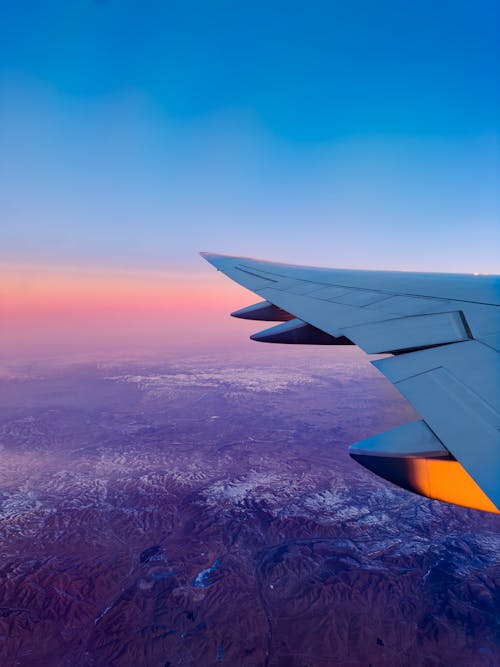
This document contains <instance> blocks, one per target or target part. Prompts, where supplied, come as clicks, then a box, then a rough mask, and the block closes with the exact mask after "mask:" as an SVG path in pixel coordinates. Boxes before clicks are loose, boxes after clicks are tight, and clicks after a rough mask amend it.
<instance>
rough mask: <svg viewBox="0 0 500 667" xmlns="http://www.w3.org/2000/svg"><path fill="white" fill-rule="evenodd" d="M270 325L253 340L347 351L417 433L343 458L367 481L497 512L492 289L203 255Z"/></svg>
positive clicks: (499, 402) (441, 279) (498, 354)
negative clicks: (369, 368)
mask: <svg viewBox="0 0 500 667" xmlns="http://www.w3.org/2000/svg"><path fill="white" fill-rule="evenodd" d="M201 254H202V256H203V257H204V258H205V259H206V260H207V261H208V262H210V263H211V264H212V265H213V266H215V268H217V269H218V270H219V271H221V272H222V273H224V274H225V275H227V276H228V277H229V278H231V279H232V280H234V281H235V282H237V283H239V284H240V285H242V286H243V287H246V288H247V289H249V290H251V291H252V292H254V293H255V294H257V295H258V296H259V297H260V298H261V300H262V301H261V302H260V303H258V304H255V305H254V306H250V307H248V308H244V309H241V310H239V311H236V312H235V313H233V315H234V316H235V317H242V318H248V319H254V320H262V321H275V322H279V324H277V325H276V326H273V327H271V328H268V329H266V330H265V331H262V332H260V333H257V334H254V335H253V336H252V338H253V339H254V340H260V341H265V342H279V343H309V344H330V345H339V344H341V345H345V344H356V345H358V346H359V347H360V348H361V349H363V350H364V351H365V352H367V353H368V354H374V353H382V352H383V353H391V354H393V355H394V356H391V357H387V358H385V359H381V360H377V361H374V362H372V363H374V365H375V366H376V367H377V368H378V369H379V370H380V371H381V372H382V373H383V374H384V375H385V376H386V377H387V378H388V379H389V380H390V381H391V382H392V383H393V384H394V385H395V386H396V387H397V389H398V390H399V391H400V392H401V393H402V394H403V396H404V397H405V398H406V399H407V400H408V401H409V402H410V403H411V404H412V405H413V407H415V409H416V410H417V411H418V412H419V414H420V415H421V417H422V420H421V421H418V422H412V423H410V424H406V425H404V426H403V427H399V428H397V429H393V430H391V431H388V432H386V433H382V434H380V435H377V436H374V437H373V438H369V439H368V440H365V441H362V442H360V443H355V444H354V445H352V446H351V448H350V454H351V456H352V457H353V458H354V459H355V460H357V461H358V462H359V463H361V464H362V465H364V466H365V467H367V468H368V469H370V470H372V471H373V472H375V473H376V474H378V475H380V476H382V477H384V478H386V479H388V480H390V481H392V482H394V483H396V484H398V485H399V486H402V487H404V488H406V489H408V490H411V491H414V492H416V493H420V494H421V495H425V496H428V497H431V498H436V499H439V500H444V501H447V502H451V503H455V504H458V505H463V506H466V507H473V508H476V509H482V510H486V511H490V512H497V513H499V512H500V411H499V406H500V278H499V277H497V276H477V277H475V276H466V275H458V274H457V275H452V274H425V273H406V272H396V271H387V272H384V271H354V270H342V269H319V268H313V267H301V266H295V265H289V264H279V263H272V262H265V261H262V260H255V259H250V258H246V257H233V256H228V255H218V254H214V253H201Z"/></svg>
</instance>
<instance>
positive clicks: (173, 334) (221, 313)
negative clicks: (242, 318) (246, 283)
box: [0, 266, 255, 360]
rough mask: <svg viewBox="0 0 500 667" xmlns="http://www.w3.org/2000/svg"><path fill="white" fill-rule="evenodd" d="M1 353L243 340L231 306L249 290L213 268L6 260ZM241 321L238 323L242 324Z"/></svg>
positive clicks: (0, 300) (245, 299)
mask: <svg viewBox="0 0 500 667" xmlns="http://www.w3.org/2000/svg"><path fill="white" fill-rule="evenodd" d="M0 278H1V283H0V284H1V286H0V321H1V323H2V325H1V329H0V346H1V357H2V358H3V359H4V360H5V359H8V358H9V357H11V356H25V357H40V356H49V357H52V356H54V355H55V356H59V355H64V356H67V355H75V354H77V355H85V354H92V353H97V352H99V351H102V352H107V353H109V352H110V351H113V352H115V353H116V354H118V355H119V354H121V353H123V354H127V353H130V352H133V351H141V352H145V351H147V350H148V349H150V350H151V352H153V351H163V350H169V349H170V350H171V349H175V350H179V349H182V348H184V347H185V346H186V345H189V344H193V343H194V342H196V341H198V342H199V340H200V330H201V331H202V332H203V336H202V339H203V342H204V345H205V344H206V345H207V346H208V347H210V346H213V347H215V346H216V347H220V346H225V345H228V344H229V345H231V344H233V343H234V344H235V345H241V341H242V338H243V340H245V339H246V337H245V336H243V337H242V336H241V334H242V333H244V332H242V329H241V322H240V326H239V327H236V329H238V331H236V329H235V328H234V327H231V326H227V317H225V316H227V315H228V313H229V312H230V310H231V309H232V306H234V309H236V308H239V307H241V306H245V305H248V304H249V303H252V302H253V301H255V297H253V298H252V295H251V294H250V293H248V292H247V291H246V290H244V289H243V288H241V287H238V286H237V285H235V284H234V283H230V282H228V281H225V280H221V279H220V277H219V276H218V275H217V274H216V273H214V272H209V271H208V272H206V273H205V274H203V275H202V274H201V272H200V274H199V275H198V274H189V273H180V272H179V273H170V272H161V271H127V270H106V269H99V268H96V269H88V268H85V269H78V268H65V267H61V268H52V267H37V266H6V267H3V269H1V271H0ZM243 326H244V325H243Z"/></svg>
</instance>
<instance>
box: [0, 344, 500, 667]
mask: <svg viewBox="0 0 500 667" xmlns="http://www.w3.org/2000/svg"><path fill="white" fill-rule="evenodd" d="M0 386H1V401H0V406H1V407H0V417H1V424H0V446H1V452H0V455H1V458H2V468H1V472H0V494H1V495H0V498H1V524H0V526H1V538H2V539H1V545H2V546H1V555H0V567H1V576H0V600H1V609H0V635H1V640H2V641H1V643H0V664H1V665H2V666H3V665H5V666H7V665H9V666H11V665H12V666H14V665H16V666H20V667H39V666H42V665H54V666H57V667H66V666H68V667H69V666H71V667H75V666H82V667H108V666H109V667H111V666H113V667H126V666H131V667H132V666H139V665H140V666H148V667H149V666H151V667H173V666H174V665H193V666H205V665H206V666H211V665H214V666H215V665H218V664H222V665H224V664H225V665H230V666H231V667H233V666H239V665H241V666H248V667H250V666H252V667H258V666H267V667H325V666H330V665H342V666H352V667H358V666H359V667H361V666H364V667H369V666H370V665H371V667H382V666H387V665H391V666H401V667H403V666H410V665H411V666H414V667H420V666H421V667H445V666H446V667H447V666H449V665H457V666H463V667H470V666H471V665H474V666H485V667H486V666H490V667H493V666H495V665H498V663H499V661H500V637H499V624H498V609H499V608H500V586H499V581H500V576H499V575H500V564H499V555H498V554H499V553H500V532H499V524H498V521H497V517H496V516H493V515H488V514H486V513H480V512H477V511H473V510H467V509H463V508H459V507H455V506H449V505H445V504H442V503H439V502H437V501H432V500H428V499H424V498H420V497H418V496H414V495H412V494H410V493H407V492H405V491H403V490H400V489H398V488H396V487H394V486H391V485H390V484H388V483H386V482H384V481H382V480H380V479H379V478H377V477H375V476H374V475H371V474H370V473H369V472H367V471H365V470H364V469H362V468H361V467H360V466H358V465H357V464H356V463H354V462H353V461H352V460H351V459H350V458H349V456H348V445H349V444H351V443H352V442H354V441H356V440H359V439H362V438H365V437H368V436H370V435H372V434H374V433H377V432H380V431H382V430H385V429H388V428H391V427H393V426H396V425H398V424H401V423H404V422H406V421H409V420H411V419H414V418H416V415H415V414H414V412H413V411H412V409H411V407H410V406H409V405H408V404H407V403H406V402H405V401H404V400H403V399H402V398H401V397H400V396H399V394H398V393H397V391H396V390H395V389H394V388H393V387H392V386H391V385H390V384H389V383H388V382H387V381H386V380H385V379H384V378H383V377H382V376H381V375H380V374H379V373H378V372H377V371H376V370H375V369H374V368H373V367H372V366H371V365H370V364H369V363H368V361H367V359H366V357H365V356H364V355H362V354H361V353H360V352H359V351H356V350H352V349H342V350H339V349H335V350H333V352H331V351H330V350H328V351H324V350H311V349H310V348H309V349H307V352H306V353H303V352H301V351H299V352H297V351H296V350H294V351H293V352H290V353H288V352H281V353H280V354H279V355H276V354H275V351H274V350H271V351H268V350H265V351H264V352H262V353H261V352H260V351H259V352H258V353H256V354H255V355H253V356H249V357H248V358H247V359H245V358H239V357H238V356H236V355H232V356H231V355H229V356H227V357H226V358H225V359H222V358H221V356H220V355H219V356H218V357H210V356H205V357H198V358H196V357H191V358H188V357H186V358H179V357H177V358H176V359H175V360H173V359H172V360H165V361H162V362H155V363H153V362H151V361H148V362H140V361H130V362H126V361H123V362H114V363H107V364H90V363H88V364H80V365H69V364H66V365H59V366H53V367H50V366H42V365H40V364H37V365H34V364H27V363H26V364H24V365H23V366H21V365H18V366H16V367H11V368H6V367H5V368H4V369H3V371H2V376H1V383H0Z"/></svg>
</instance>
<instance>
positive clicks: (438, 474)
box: [408, 458, 500, 514]
mask: <svg viewBox="0 0 500 667" xmlns="http://www.w3.org/2000/svg"><path fill="white" fill-rule="evenodd" d="M408 467H409V471H408V472H409V478H410V482H411V484H412V485H413V486H414V488H415V491H417V493H420V494H421V495H423V496H427V497H428V498H434V499H435V500H444V501H445V502H447V503H454V504H455V505H462V506H463V507H471V508H473V509H479V510H483V511H486V512H494V513H496V514H500V511H499V509H498V508H497V507H496V505H494V504H493V503H492V502H491V500H490V499H489V498H488V496H487V495H486V494H485V493H484V491H482V490H481V488H480V487H479V486H478V485H477V484H476V482H475V481H474V480H473V479H472V477H471V476H470V475H469V473H468V472H467V471H466V470H465V469H464V468H463V466H461V465H460V463H459V462H458V461H455V460H450V459H439V458H428V459H425V458H413V459H408Z"/></svg>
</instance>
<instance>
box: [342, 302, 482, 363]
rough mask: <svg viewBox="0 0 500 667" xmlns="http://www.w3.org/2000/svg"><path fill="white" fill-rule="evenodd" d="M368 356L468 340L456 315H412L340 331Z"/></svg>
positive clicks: (461, 321) (452, 313) (461, 320)
mask: <svg viewBox="0 0 500 667" xmlns="http://www.w3.org/2000/svg"><path fill="white" fill-rule="evenodd" d="M342 333H343V334H344V336H347V338H349V339H350V340H352V341H353V342H354V343H356V345H359V347H360V348H361V349H363V350H364V351H365V352H367V353H368V354H380V353H384V352H401V351H403V350H412V349H415V348H424V347H432V346H435V345H444V344H446V343H457V342H459V341H464V340H467V339H468V337H469V336H468V333H467V330H466V328H465V326H464V323H463V319H462V317H461V315H460V313H457V312H451V313H438V314H435V315H416V316H414V317H401V318H397V319H392V320H384V321H382V322H372V323H370V324H363V325H358V326H356V327H347V328H346V329H344V330H343V332H342Z"/></svg>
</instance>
